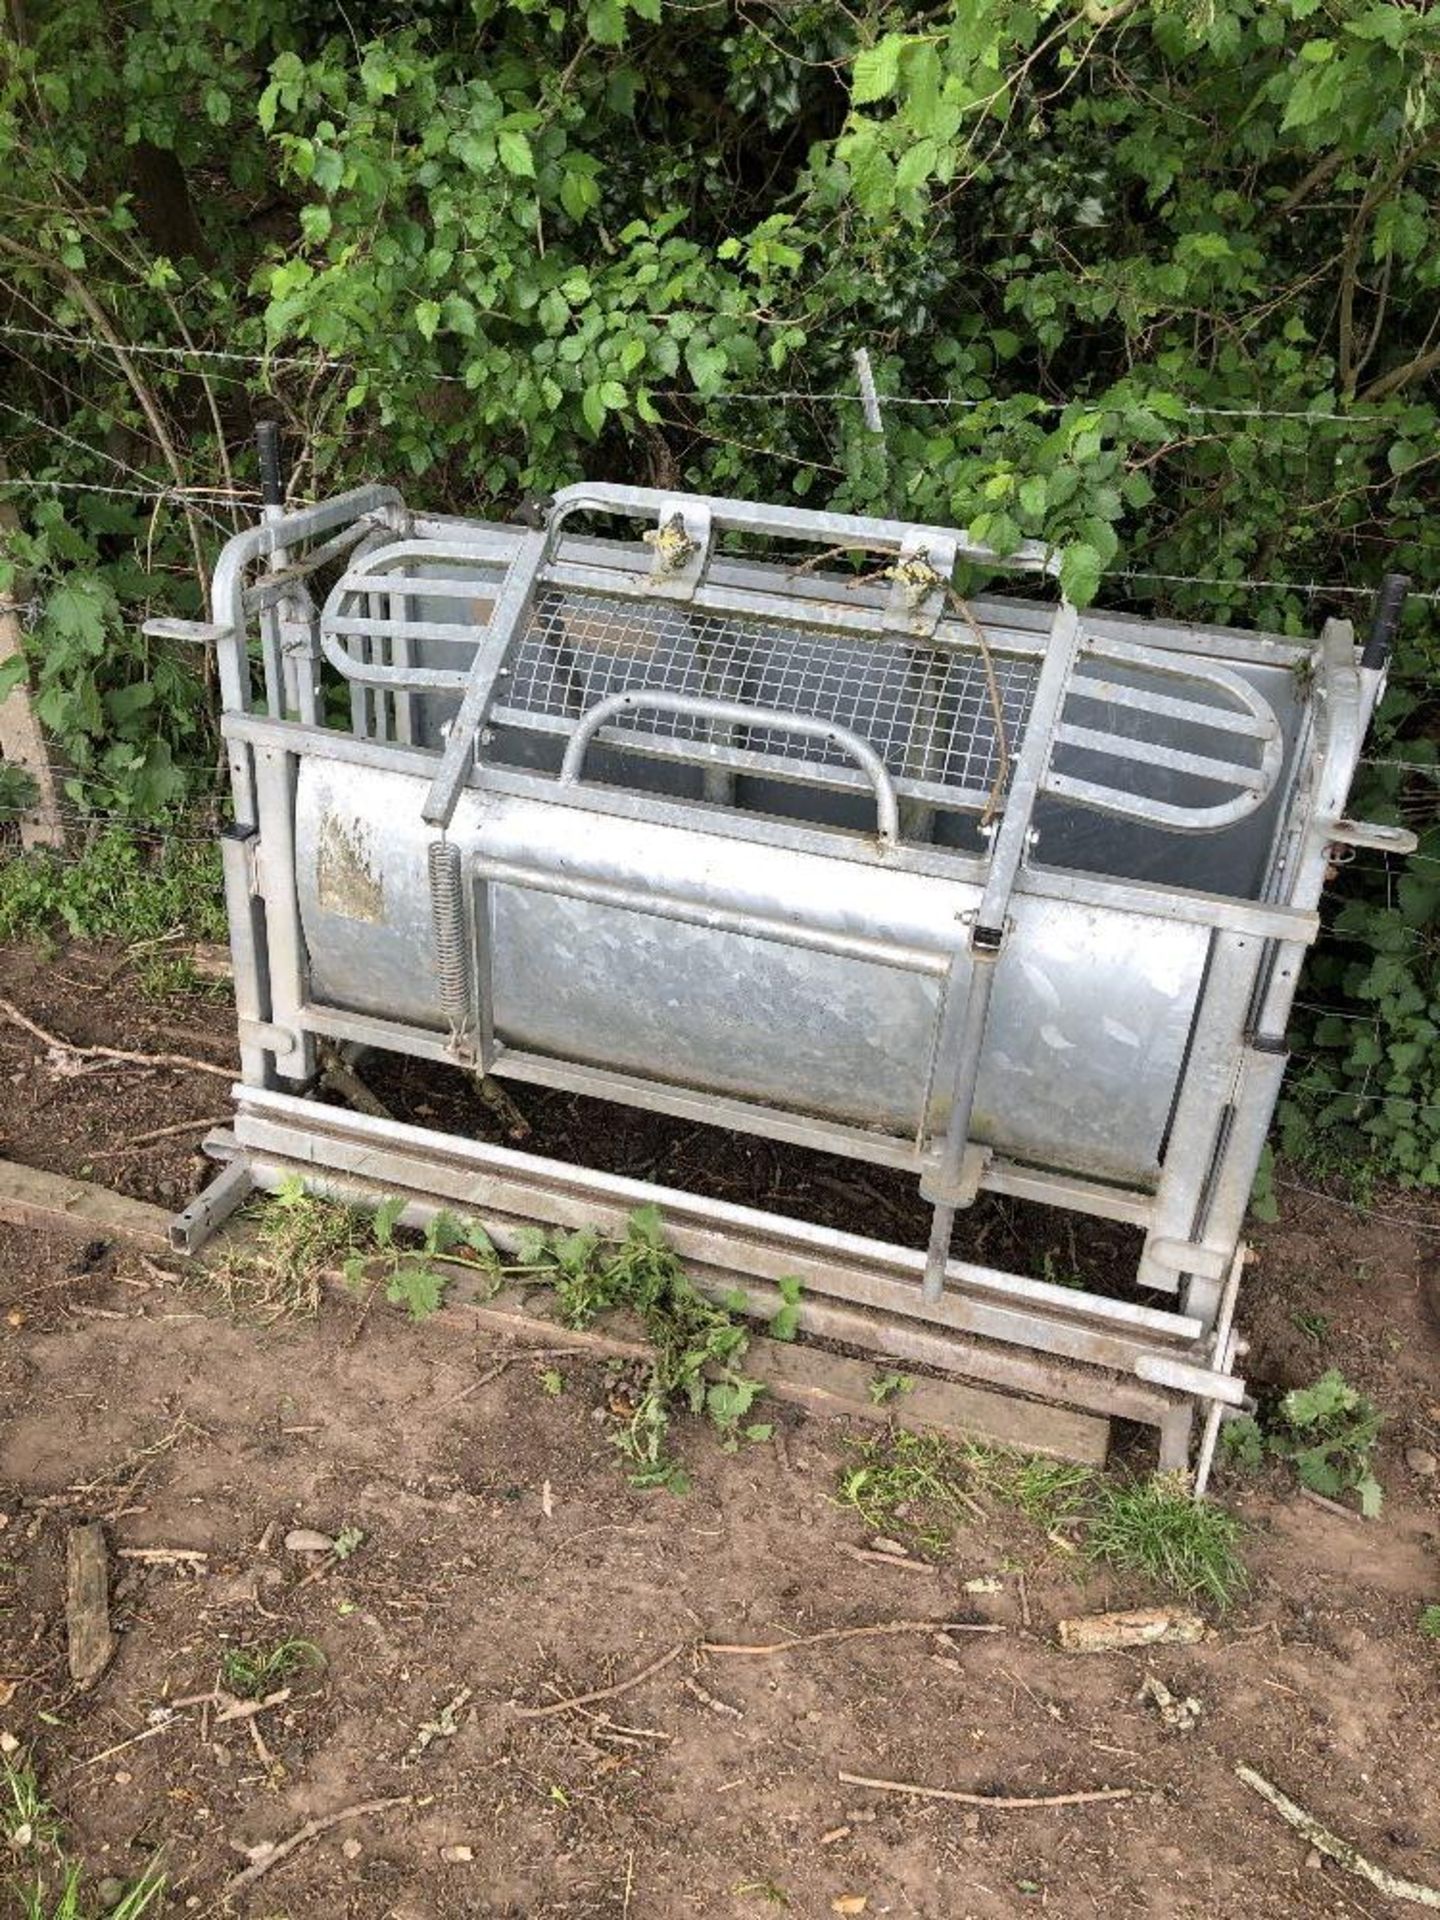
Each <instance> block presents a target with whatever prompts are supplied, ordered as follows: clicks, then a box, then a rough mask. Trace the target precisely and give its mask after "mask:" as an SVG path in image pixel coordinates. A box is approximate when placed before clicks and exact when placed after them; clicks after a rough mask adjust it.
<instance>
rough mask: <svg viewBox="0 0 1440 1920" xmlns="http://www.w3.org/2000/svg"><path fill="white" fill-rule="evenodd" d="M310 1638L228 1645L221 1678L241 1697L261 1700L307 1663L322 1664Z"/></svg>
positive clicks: (317, 1649) (302, 1669) (301, 1670)
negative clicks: (258, 1644)
mask: <svg viewBox="0 0 1440 1920" xmlns="http://www.w3.org/2000/svg"><path fill="white" fill-rule="evenodd" d="M324 1665H325V1656H324V1654H323V1653H322V1652H321V1651H320V1649H319V1647H317V1646H316V1645H315V1642H314V1641H313V1640H280V1641H277V1642H276V1644H275V1645H274V1646H273V1647H261V1646H256V1647H231V1648H229V1649H227V1651H226V1652H225V1653H224V1654H223V1655H222V1656H221V1660H220V1678H221V1680H222V1681H223V1682H224V1684H225V1686H226V1688H227V1689H228V1690H229V1691H230V1692H231V1693H234V1694H238V1695H239V1696H240V1698H241V1699H242V1700H261V1699H263V1698H264V1697H265V1695H266V1694H267V1693H273V1692H274V1691H275V1690H276V1688H277V1687H283V1686H284V1684H285V1682H286V1681H287V1680H292V1679H293V1678H294V1677H295V1676H296V1674H299V1673H303V1672H304V1671H305V1669H306V1668H307V1667H309V1668H315V1667H323V1666H324Z"/></svg>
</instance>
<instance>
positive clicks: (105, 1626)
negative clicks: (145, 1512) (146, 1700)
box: [65, 1520, 116, 1687]
mask: <svg viewBox="0 0 1440 1920" xmlns="http://www.w3.org/2000/svg"><path fill="white" fill-rule="evenodd" d="M65 1627H66V1639H67V1643H68V1650H69V1657H70V1677H71V1679H72V1680H73V1681H74V1682H75V1684H76V1686H77V1687H93V1686H94V1684H95V1682H96V1681H97V1680H98V1679H99V1678H100V1676H101V1674H102V1673H103V1672H104V1671H105V1669H106V1667H108V1666H109V1664H110V1661H111V1659H112V1657H113V1656H114V1652H115V1646H116V1640H115V1634H114V1631H113V1629H112V1628H111V1625H110V1562H109V1557H108V1555H107V1552H106V1548H105V1529H104V1527H102V1526H101V1524H100V1522H99V1521H98V1520H91V1521H89V1522H88V1523H87V1524H86V1525H84V1526H79V1527H71V1529H70V1531H69V1533H68V1534H67V1536H66V1540H65Z"/></svg>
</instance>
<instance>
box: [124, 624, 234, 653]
mask: <svg viewBox="0 0 1440 1920" xmlns="http://www.w3.org/2000/svg"><path fill="white" fill-rule="evenodd" d="M140 631H141V632H142V633H143V634H146V635H148V636H149V638H150V639H152V640H187V641H189V642H190V643H191V644H192V645H193V646H197V647H215V646H218V645H219V644H220V642H221V641H222V640H228V639H229V638H230V633H231V629H230V628H229V627H219V626H216V625H215V623H214V622H213V621H210V620H170V619H160V618H158V617H157V618H156V619H154V620H147V621H145V622H144V624H143V625H142V626H141V628H140Z"/></svg>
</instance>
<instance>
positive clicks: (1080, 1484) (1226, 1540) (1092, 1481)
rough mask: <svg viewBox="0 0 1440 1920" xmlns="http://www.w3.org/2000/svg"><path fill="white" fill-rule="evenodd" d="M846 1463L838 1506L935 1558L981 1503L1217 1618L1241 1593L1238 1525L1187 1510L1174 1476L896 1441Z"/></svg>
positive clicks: (1189, 1504)
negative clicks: (1060, 1533)
mask: <svg viewBox="0 0 1440 1920" xmlns="http://www.w3.org/2000/svg"><path fill="white" fill-rule="evenodd" d="M857 1451H858V1455H859V1458H858V1460H857V1461H856V1463H855V1464H854V1465H853V1466H850V1467H848V1468H846V1469H845V1470H844V1471H843V1472H842V1474H841V1476H840V1483H839V1488H838V1492H837V1496H836V1497H837V1500H838V1503H839V1505H841V1506H843V1507H849V1508H851V1509H852V1510H853V1511H854V1512H855V1513H857V1514H858V1515H859V1516H860V1519H861V1520H862V1521H863V1522H864V1524H865V1525H866V1526H867V1527H870V1528H873V1529H874V1531H875V1532H877V1533H886V1534H893V1535H898V1536H899V1537H900V1538H902V1539H905V1538H909V1539H910V1540H912V1541H914V1542H915V1543H917V1544H918V1545H920V1546H922V1547H924V1548H926V1549H927V1550H928V1551H930V1552H931V1553H942V1552H944V1551H945V1550H946V1549H947V1548H948V1547H949V1546H950V1545H951V1543H952V1541H953V1539H954V1535H955V1532H956V1529H957V1528H958V1527H959V1526H960V1525H961V1524H962V1522H963V1521H964V1520H965V1519H967V1518H975V1517H977V1507H976V1501H977V1498H978V1497H979V1496H988V1497H989V1498H990V1499H991V1500H993V1501H996V1502H999V1503H1001V1504H1003V1505H1005V1506H1008V1507H1013V1508H1014V1509H1016V1510H1017V1511H1018V1512H1019V1513H1021V1514H1023V1515H1024V1517H1025V1518H1026V1519H1027V1520H1029V1521H1030V1522H1031V1523H1032V1524H1033V1525H1034V1526H1036V1527H1039V1528H1040V1529H1041V1530H1042V1531H1043V1532H1045V1533H1047V1534H1049V1533H1053V1532H1054V1531H1055V1529H1056V1528H1057V1527H1061V1526H1076V1527H1077V1528H1078V1535H1077V1538H1078V1542H1079V1544H1080V1550H1081V1551H1082V1552H1083V1553H1084V1555H1085V1556H1086V1558H1087V1559H1089V1560H1091V1561H1094V1562H1097V1563H1099V1564H1103V1565H1105V1566H1109V1567H1112V1568H1114V1569H1115V1571H1116V1572H1117V1573H1138V1574H1141V1575H1143V1576H1145V1577H1146V1578H1147V1579H1149V1580H1152V1581H1154V1582H1155V1584H1156V1585H1157V1586H1160V1587H1163V1588H1165V1589H1166V1590H1167V1591H1168V1592H1170V1593H1174V1594H1178V1595H1180V1596H1182V1597H1184V1598H1186V1599H1202V1598H1203V1599H1208V1600H1211V1601H1213V1602H1214V1603H1215V1604H1216V1605H1217V1606H1221V1607H1223V1606H1224V1605H1226V1603H1227V1602H1228V1601H1229V1600H1230V1599H1231V1598H1232V1597H1233V1595H1234V1594H1235V1593H1236V1592H1237V1591H1239V1589H1240V1588H1241V1587H1243V1586H1244V1584H1245V1578H1246V1576H1245V1569H1244V1565H1243V1562H1242V1561H1241V1558H1240V1554H1239V1544H1238V1543H1239V1534H1240V1524H1239V1522H1238V1521H1237V1520H1236V1519H1235V1517H1234V1515H1232V1514H1229V1513H1227V1512H1226V1511H1225V1510H1224V1509H1223V1508H1222V1507H1217V1506H1215V1505H1214V1504H1213V1503H1206V1504H1203V1505H1199V1506H1197V1505H1196V1504H1195V1502H1194V1501H1193V1500H1192V1499H1191V1498H1190V1494H1189V1490H1188V1487H1187V1485H1186V1483H1185V1480H1184V1477H1183V1476H1182V1475H1157V1476H1156V1477H1155V1478H1153V1479H1151V1480H1143V1481H1142V1480H1120V1479H1112V1478H1107V1477H1106V1476H1105V1475H1104V1474H1099V1473H1096V1472H1095V1471H1094V1470H1093V1469H1092V1468H1090V1467H1085V1466H1078V1465H1076V1464H1074V1463H1073V1462H1071V1461H1067V1460H1047V1459H1044V1458H1042V1457H1041V1456H1039V1455H1031V1454H1018V1453H1011V1452H1007V1451H1005V1450H1004V1449H1001V1448H991V1447H978V1446H969V1445H964V1444H962V1443H959V1442H956V1441H952V1440H947V1439H945V1438H944V1437H943V1436H941V1435H939V1434H916V1433H905V1432H903V1431H899V1432H894V1433H887V1434H881V1435H878V1436H876V1437H875V1438H873V1439H870V1440H865V1441H862V1442H861V1443H860V1445H859V1447H858V1450H857ZM979 1511H980V1512H981V1513H983V1509H982V1510H979Z"/></svg>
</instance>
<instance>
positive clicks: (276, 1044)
mask: <svg viewBox="0 0 1440 1920" xmlns="http://www.w3.org/2000/svg"><path fill="white" fill-rule="evenodd" d="M239 1030H240V1044H241V1046H242V1047H247V1046H248V1047H262V1048H263V1049H264V1050H265V1052H266V1053H273V1054H274V1055H275V1056H276V1058H277V1059H284V1058H285V1057H286V1056H287V1055H288V1054H292V1053H294V1051H295V1049H296V1047H297V1046H298V1044H299V1042H298V1041H297V1040H296V1037H295V1035H294V1034H293V1033H292V1032H291V1031H290V1029H289V1027H277V1026H276V1025H275V1024H274V1022H273V1021H270V1020H242V1021H240V1022H239Z"/></svg>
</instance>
